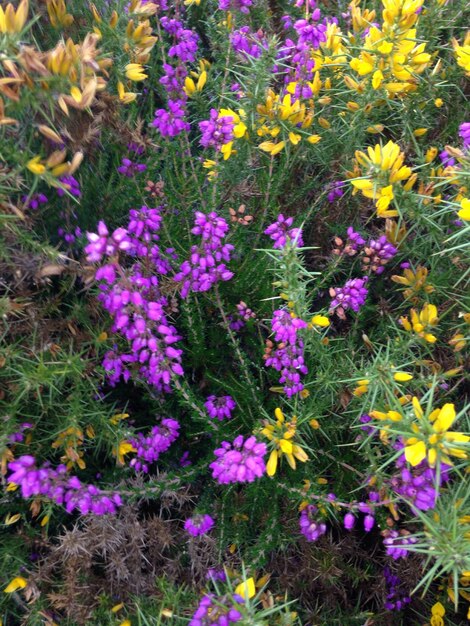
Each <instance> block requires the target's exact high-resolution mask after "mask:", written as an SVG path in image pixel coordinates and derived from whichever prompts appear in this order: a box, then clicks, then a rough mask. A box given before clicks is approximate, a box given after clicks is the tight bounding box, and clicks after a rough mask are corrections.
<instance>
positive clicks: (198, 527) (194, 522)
mask: <svg viewBox="0 0 470 626" xmlns="http://www.w3.org/2000/svg"><path fill="white" fill-rule="evenodd" d="M214 524H215V522H214V520H213V519H212V517H211V516H210V515H207V514H206V515H195V516H194V517H190V518H188V519H187V520H186V521H185V523H184V529H185V530H186V531H187V532H188V533H189V534H190V535H192V536H193V537H198V536H199V535H205V534H206V533H208V532H209V531H210V530H211V528H213V526H214Z"/></svg>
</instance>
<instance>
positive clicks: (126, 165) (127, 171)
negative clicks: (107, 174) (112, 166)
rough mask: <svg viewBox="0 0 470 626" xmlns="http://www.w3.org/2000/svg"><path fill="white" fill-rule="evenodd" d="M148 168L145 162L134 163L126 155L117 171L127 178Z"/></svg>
mask: <svg viewBox="0 0 470 626" xmlns="http://www.w3.org/2000/svg"><path fill="white" fill-rule="evenodd" d="M146 169H147V166H146V165H144V164H143V163H133V162H132V161H131V160H130V159H128V158H127V157H125V158H123V159H122V160H121V165H120V166H119V167H118V168H117V171H118V172H119V173H120V174H122V175H123V176H126V177H127V178H133V177H134V176H135V175H136V174H140V173H141V172H145V170H146Z"/></svg>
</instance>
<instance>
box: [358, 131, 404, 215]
mask: <svg viewBox="0 0 470 626" xmlns="http://www.w3.org/2000/svg"><path fill="white" fill-rule="evenodd" d="M355 160H356V164H357V166H358V168H357V169H358V170H359V171H361V172H362V173H363V176H364V178H356V179H354V180H351V184H352V186H353V187H354V188H355V190H358V191H360V192H361V194H362V195H363V196H365V197H366V198H371V199H372V200H374V201H375V206H376V208H377V215H378V217H384V218H386V217H395V216H397V215H398V211H397V210H395V209H390V208H389V207H390V204H391V202H392V200H393V198H394V196H395V194H394V185H396V186H397V187H398V186H399V185H400V183H402V182H403V181H406V180H409V182H410V181H412V182H414V180H413V177H412V171H411V168H410V167H408V166H406V165H403V162H404V160H405V155H404V153H403V152H401V150H400V146H399V145H397V144H396V143H394V142H393V141H389V142H388V143H387V144H386V145H385V146H381V145H380V144H377V145H376V146H374V147H371V146H369V148H368V149H367V154H366V153H365V152H361V151H359V150H357V151H356V153H355ZM405 188H406V187H405Z"/></svg>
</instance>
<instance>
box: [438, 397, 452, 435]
mask: <svg viewBox="0 0 470 626" xmlns="http://www.w3.org/2000/svg"><path fill="white" fill-rule="evenodd" d="M454 421H455V408H454V405H453V404H444V406H443V407H442V409H441V410H440V412H439V415H438V417H437V418H436V421H435V422H434V425H433V428H434V430H435V431H436V432H437V433H444V432H446V431H447V430H449V428H450V427H451V426H452V424H453V423H454Z"/></svg>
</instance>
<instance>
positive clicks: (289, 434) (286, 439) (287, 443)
mask: <svg viewBox="0 0 470 626" xmlns="http://www.w3.org/2000/svg"><path fill="white" fill-rule="evenodd" d="M274 414H275V416H276V422H275V423H269V422H266V425H265V427H264V428H263V429H262V430H261V434H263V435H264V436H265V437H266V438H267V439H269V440H270V441H271V442H272V444H273V445H274V448H273V450H272V451H271V454H270V455H269V459H268V462H267V465H266V472H267V474H268V476H274V474H275V473H276V470H277V465H278V460H279V459H281V458H282V456H283V455H284V456H285V457H286V459H287V462H288V463H289V465H290V466H291V468H292V469H295V468H296V459H297V460H298V461H300V462H301V463H305V462H306V461H308V456H307V454H306V453H305V451H304V450H303V448H301V446H299V445H298V444H296V443H294V442H293V441H292V440H293V438H294V437H295V434H296V430H297V418H296V417H295V416H294V417H293V418H292V420H291V421H290V422H286V421H285V418H284V414H283V413H282V411H281V409H280V408H277V409H276V410H275V411H274Z"/></svg>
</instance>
